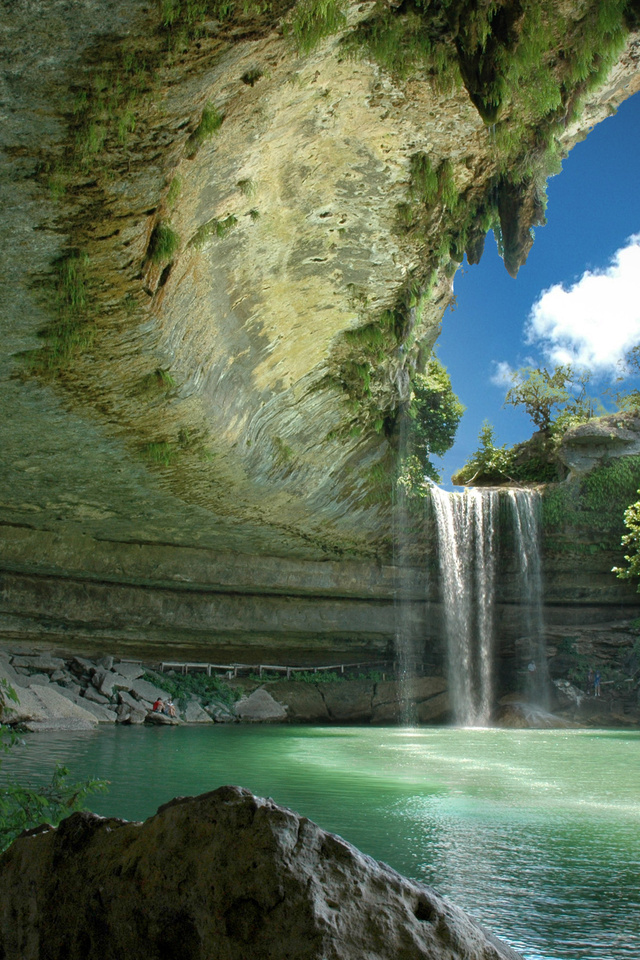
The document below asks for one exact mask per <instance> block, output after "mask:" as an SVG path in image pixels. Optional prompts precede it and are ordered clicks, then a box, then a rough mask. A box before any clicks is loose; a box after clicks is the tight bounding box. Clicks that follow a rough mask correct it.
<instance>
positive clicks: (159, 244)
mask: <svg viewBox="0 0 640 960" xmlns="http://www.w3.org/2000/svg"><path fill="white" fill-rule="evenodd" d="M179 246H180V237H179V236H178V234H177V233H176V232H175V230H173V229H172V227H170V226H169V224H168V223H163V222H162V221H161V222H160V223H157V224H156V225H155V227H154V228H153V233H152V234H151V239H150V241H149V247H148V249H147V259H148V260H150V262H151V263H155V264H157V265H160V264H163V263H168V262H169V261H170V260H172V259H173V257H174V255H175V254H176V252H177V250H178V247H179Z"/></svg>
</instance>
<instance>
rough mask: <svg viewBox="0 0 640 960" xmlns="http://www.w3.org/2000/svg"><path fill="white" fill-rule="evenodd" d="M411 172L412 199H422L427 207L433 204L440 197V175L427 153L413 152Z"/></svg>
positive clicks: (410, 191) (410, 189)
mask: <svg viewBox="0 0 640 960" xmlns="http://www.w3.org/2000/svg"><path fill="white" fill-rule="evenodd" d="M409 173H410V175H411V183H410V186H409V195H410V197H411V198H412V200H420V201H421V202H422V203H424V204H425V205H426V206H427V207H430V206H432V205H433V204H434V203H435V202H436V200H437V199H438V193H439V191H440V177H439V176H438V172H437V171H436V170H434V168H433V166H432V164H431V160H430V159H429V157H428V156H427V155H426V153H414V154H413V156H412V157H411V158H410V160H409Z"/></svg>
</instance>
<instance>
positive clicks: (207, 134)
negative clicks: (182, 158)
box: [185, 103, 224, 157]
mask: <svg viewBox="0 0 640 960" xmlns="http://www.w3.org/2000/svg"><path fill="white" fill-rule="evenodd" d="M223 123H224V114H223V113H221V112H220V111H219V110H218V109H217V107H216V106H215V105H214V104H213V103H207V104H206V105H205V107H204V109H203V111H202V116H201V118H200V123H199V124H198V126H197V127H196V128H195V130H194V131H193V133H192V134H191V136H190V137H189V139H188V140H187V145H186V148H185V149H186V154H187V156H188V157H193V156H195V154H196V153H197V151H198V150H199V149H200V147H201V146H202V144H203V143H205V142H206V141H207V140H210V139H211V137H213V136H214V135H215V134H216V133H218V132H219V130H220V127H221V126H222V124H223Z"/></svg>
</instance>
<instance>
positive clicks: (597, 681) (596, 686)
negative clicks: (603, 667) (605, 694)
mask: <svg viewBox="0 0 640 960" xmlns="http://www.w3.org/2000/svg"><path fill="white" fill-rule="evenodd" d="M593 695H594V697H599V696H600V671H599V670H596V675H595V677H594V678H593Z"/></svg>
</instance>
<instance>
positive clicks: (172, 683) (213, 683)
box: [144, 670, 238, 710]
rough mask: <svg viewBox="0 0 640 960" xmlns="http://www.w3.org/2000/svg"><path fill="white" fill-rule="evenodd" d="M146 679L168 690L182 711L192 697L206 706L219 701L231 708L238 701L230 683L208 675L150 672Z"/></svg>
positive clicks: (147, 673)
mask: <svg viewBox="0 0 640 960" xmlns="http://www.w3.org/2000/svg"><path fill="white" fill-rule="evenodd" d="M144 677H145V680H148V681H149V682H150V683H153V684H154V686H156V687H160V689H161V690H166V692H167V693H168V694H169V696H171V697H172V698H173V699H174V700H175V701H176V703H177V704H178V706H179V707H180V709H181V710H184V708H185V707H186V705H187V703H188V702H189V700H190V699H191V697H192V696H196V697H199V698H200V699H201V700H202V701H203V702H204V703H205V704H209V703H213V702H214V701H218V702H219V703H224V704H226V705H227V706H231V705H232V704H233V703H234V702H235V701H236V700H237V699H238V694H237V693H236V691H235V690H233V689H232V688H231V687H230V686H229V684H228V683H225V681H224V680H222V679H221V678H220V677H214V676H211V677H210V676H208V675H207V674H206V673H184V674H183V673H173V674H168V673H156V672H155V671H153V670H149V671H147V672H146V673H145V675H144Z"/></svg>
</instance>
